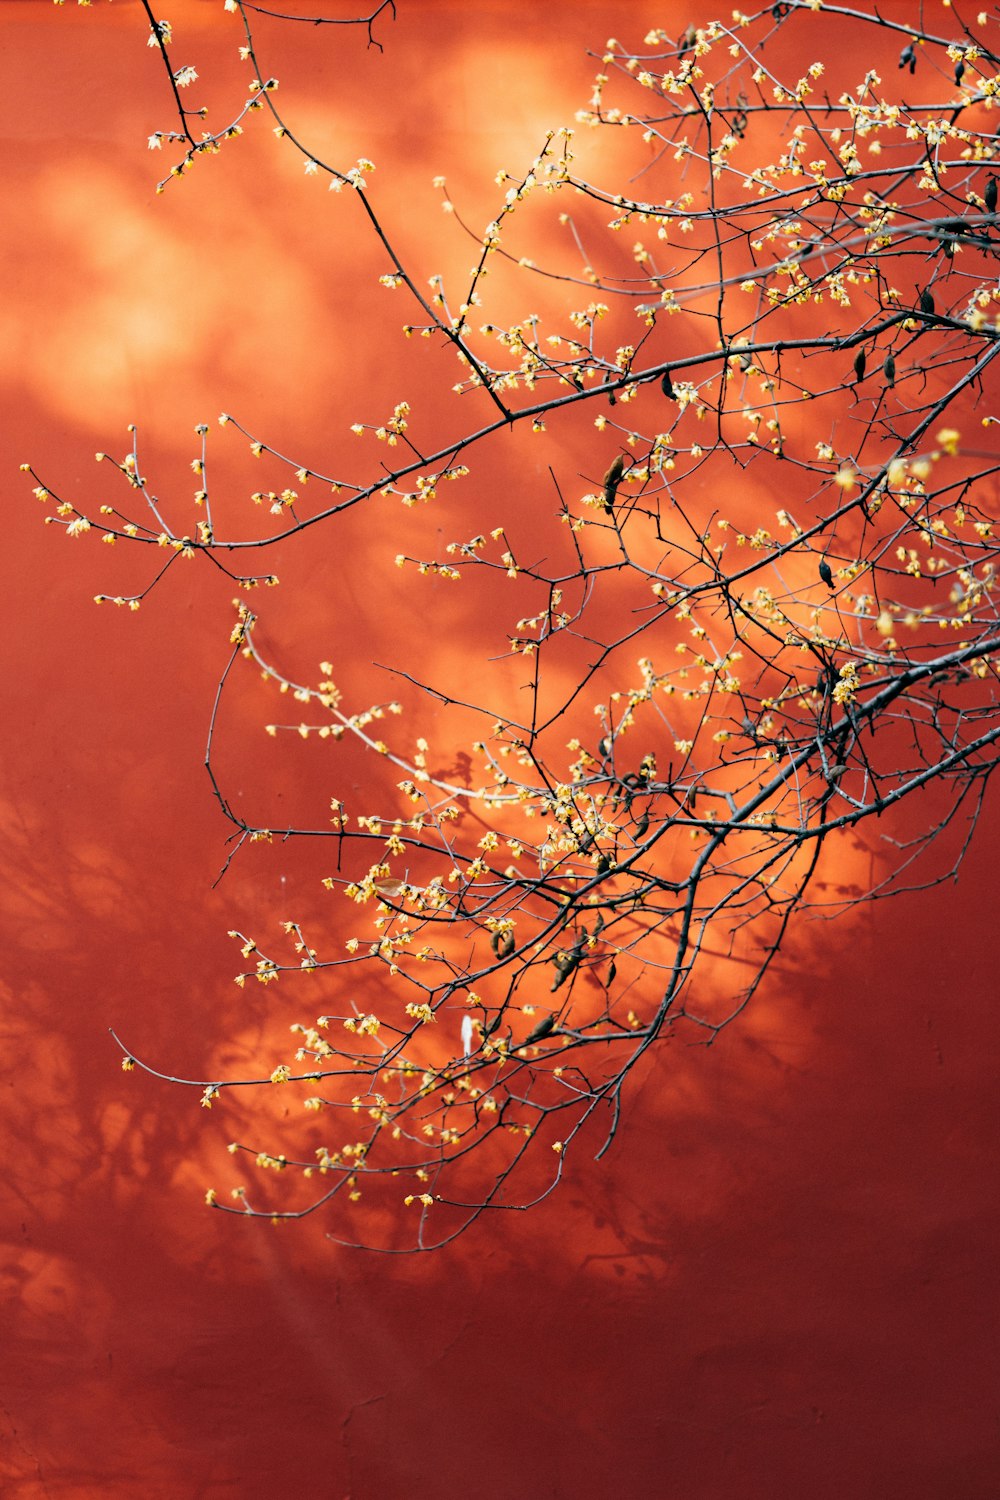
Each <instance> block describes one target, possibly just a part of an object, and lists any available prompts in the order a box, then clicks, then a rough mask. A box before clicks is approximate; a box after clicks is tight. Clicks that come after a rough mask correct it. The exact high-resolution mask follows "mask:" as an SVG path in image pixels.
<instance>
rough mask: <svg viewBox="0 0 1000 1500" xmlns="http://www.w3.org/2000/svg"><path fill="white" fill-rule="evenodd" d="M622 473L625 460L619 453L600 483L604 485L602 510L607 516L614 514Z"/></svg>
mask: <svg viewBox="0 0 1000 1500" xmlns="http://www.w3.org/2000/svg"><path fill="white" fill-rule="evenodd" d="M624 473H625V459H624V457H623V456H622V454H620V453H619V454H618V455H617V457H616V458H615V459H614V460H613V462H612V464H611V467H610V468H609V469H608V472H607V473H606V474H605V476H604V479H603V481H602V483H603V485H604V509H605V510H606V511H607V513H608V515H609V516H610V515H613V514H614V508H615V500H616V499H617V498H618V486H619V485H620V484H621V482H622V475H623V474H624Z"/></svg>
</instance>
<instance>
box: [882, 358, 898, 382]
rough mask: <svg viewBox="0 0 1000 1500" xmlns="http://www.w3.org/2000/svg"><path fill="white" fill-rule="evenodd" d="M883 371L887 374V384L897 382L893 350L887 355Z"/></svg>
mask: <svg viewBox="0 0 1000 1500" xmlns="http://www.w3.org/2000/svg"><path fill="white" fill-rule="evenodd" d="M882 373H883V375H884V376H885V383H886V385H887V386H890V387H891V386H894V385H895V384H896V360H895V357H894V356H893V354H892V352H891V350H890V352H889V353H888V354H887V355H886V357H885V361H884V363H883V365H882Z"/></svg>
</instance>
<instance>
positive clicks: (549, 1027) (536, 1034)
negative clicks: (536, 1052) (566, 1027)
mask: <svg viewBox="0 0 1000 1500" xmlns="http://www.w3.org/2000/svg"><path fill="white" fill-rule="evenodd" d="M555 1029H556V1018H555V1016H554V1015H551V1014H550V1015H547V1016H543V1017H542V1019H541V1020H540V1021H539V1023H538V1025H537V1026H536V1027H535V1028H534V1030H533V1031H529V1033H528V1035H527V1036H526V1037H525V1039H524V1041H523V1042H522V1043H521V1046H522V1047H530V1045H531V1043H532V1042H540V1041H542V1040H543V1038H544V1037H547V1036H551V1034H552V1032H553V1031H555Z"/></svg>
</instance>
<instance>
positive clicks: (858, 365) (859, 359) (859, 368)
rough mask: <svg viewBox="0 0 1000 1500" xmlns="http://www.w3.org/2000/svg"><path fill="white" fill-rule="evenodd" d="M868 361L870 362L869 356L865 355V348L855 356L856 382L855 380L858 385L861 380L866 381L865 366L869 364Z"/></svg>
mask: <svg viewBox="0 0 1000 1500" xmlns="http://www.w3.org/2000/svg"><path fill="white" fill-rule="evenodd" d="M867 360H868V356H867V354H866V353H865V351H864V349H863V348H861V349H859V350H858V352H857V354H856V355H855V356H854V380H855V383H857V382H858V381H859V380H864V378H865V364H866V363H867Z"/></svg>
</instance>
